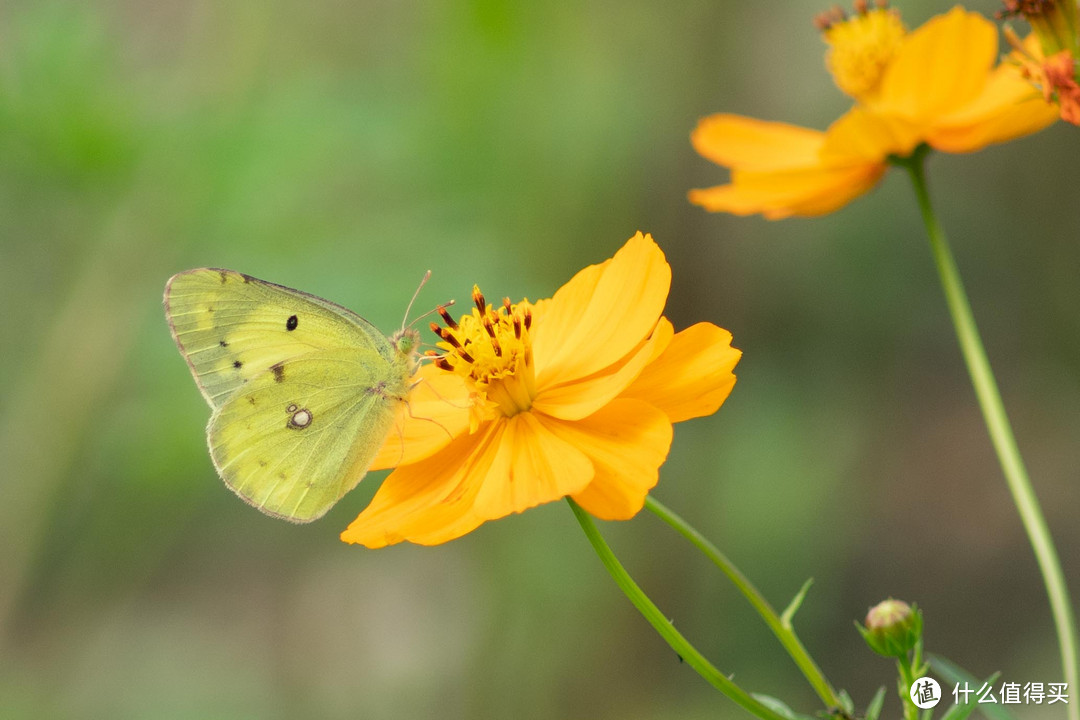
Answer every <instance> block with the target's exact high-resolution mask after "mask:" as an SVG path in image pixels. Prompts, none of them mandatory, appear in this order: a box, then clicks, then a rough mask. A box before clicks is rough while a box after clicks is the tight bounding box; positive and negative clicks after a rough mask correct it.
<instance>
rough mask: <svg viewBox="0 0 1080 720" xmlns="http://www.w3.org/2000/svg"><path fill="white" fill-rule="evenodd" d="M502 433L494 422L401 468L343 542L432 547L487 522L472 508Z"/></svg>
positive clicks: (372, 545)
mask: <svg viewBox="0 0 1080 720" xmlns="http://www.w3.org/2000/svg"><path fill="white" fill-rule="evenodd" d="M500 435H501V423H491V424H489V425H487V426H486V427H485V428H484V429H483V430H482V431H481V432H478V433H476V434H474V435H463V436H461V437H459V438H458V439H456V440H455V441H453V442H452V443H450V444H449V445H447V446H446V447H445V448H443V450H442V452H439V453H436V454H434V455H432V456H430V457H427V458H424V459H423V460H420V461H419V462H416V463H413V464H410V465H403V466H401V467H399V468H398V469H397V470H395V471H394V472H392V473H390V475H389V477H387V478H386V480H384V481H383V484H382V486H381V487H380V488H379V490H378V492H376V493H375V497H374V498H372V500H371V503H370V504H369V505H368V506H367V508H366V509H365V510H364V511H363V512H362V513H360V515H359V516H358V517H357V518H356V519H355V520H353V521H352V523H350V524H349V527H347V528H346V529H345V531H344V532H342V533H341V539H342V540H343V541H345V542H348V543H358V544H360V545H366V546H367V547H369V548H379V547H383V546H385V545H393V544H394V543H399V542H401V541H402V540H410V541H412V542H421V543H424V544H432V545H434V544H438V543H440V542H446V541H447V540H451V539H453V538H455V537H459V536H461V535H464V534H465V533H467V532H469V531H470V530H472V529H473V528H475V527H476V526H478V525H480V523H482V522H483V519H482V518H480V517H477V516H476V515H475V514H474V513H472V504H473V501H474V500H475V498H476V493H477V492H478V491H479V489H480V481H482V479H483V478H485V477H486V476H487V473H488V469H489V468H490V467H491V463H492V461H493V459H494V457H495V455H494V452H493V448H494V446H497V445H498V442H499V438H500ZM451 529H452V531H451Z"/></svg>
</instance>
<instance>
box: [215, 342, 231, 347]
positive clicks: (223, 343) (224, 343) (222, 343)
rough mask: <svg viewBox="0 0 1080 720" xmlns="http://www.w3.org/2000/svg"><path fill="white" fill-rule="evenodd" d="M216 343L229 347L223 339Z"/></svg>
mask: <svg viewBox="0 0 1080 720" xmlns="http://www.w3.org/2000/svg"><path fill="white" fill-rule="evenodd" d="M218 345H220V346H221V347H229V343H227V342H225V341H224V340H222V341H221V342H219V343H218Z"/></svg>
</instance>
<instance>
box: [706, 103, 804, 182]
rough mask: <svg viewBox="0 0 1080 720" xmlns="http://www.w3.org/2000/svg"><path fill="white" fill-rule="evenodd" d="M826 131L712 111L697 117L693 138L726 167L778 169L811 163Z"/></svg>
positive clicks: (713, 159)
mask: <svg viewBox="0 0 1080 720" xmlns="http://www.w3.org/2000/svg"><path fill="white" fill-rule="evenodd" d="M823 138H824V135H823V134H822V133H821V132H819V131H817V130H810V129H808V128H802V127H798V126H797V125H788V124H786V123H778V122H766V121H764V120H755V119H754V118H748V117H743V116H741V115H727V114H722V113H721V114H718V115H710V116H709V117H706V118H702V119H701V120H699V121H698V125H697V127H696V128H695V129H694V132H692V133H691V134H690V142H691V143H693V145H694V149H695V150H697V151H698V153H699V154H700V155H701V156H702V157H705V158H707V159H709V160H712V161H713V162H714V163H717V164H719V165H723V166H724V167H730V168H739V169H743V170H779V169H783V168H790V167H792V166H799V165H806V164H809V163H812V162H813V161H814V158H816V157H817V153H818V150H819V149H820V148H821V143H822V140H823Z"/></svg>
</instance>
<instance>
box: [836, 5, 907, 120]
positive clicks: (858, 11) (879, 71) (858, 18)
mask: <svg viewBox="0 0 1080 720" xmlns="http://www.w3.org/2000/svg"><path fill="white" fill-rule="evenodd" d="M817 24H818V27H819V28H820V29H821V32H822V36H823V38H824V39H825V42H826V43H828V44H829V50H828V52H827V53H826V55H825V65H826V66H827V67H828V68H829V72H831V73H832V76H833V80H834V81H835V82H836V85H837V87H839V88H840V89H841V90H843V91H844V92H845V93H847V94H848V95H850V96H852V97H853V98H855V99H856V100H860V99H863V98H865V97H867V96H868V95H871V94H873V93H874V91H875V90H877V87H878V85H879V83H880V82H881V78H882V76H883V75H884V74H885V69H886V68H887V67H888V66H889V63H890V62H891V61H892V59H893V58H894V57H895V56H896V53H897V51H898V50H899V49H900V44H901V42H903V39H904V34H905V33H906V32H907V31H906V30H905V29H904V24H903V23H902V22H900V15H899V14H898V13H897V12H896V11H895V10H891V9H889V8H888V7H886V6H885V4H884V3H879V4H878V6H877V7H874V8H868V7H867V4H866V2H865V0H863V1H861V2H856V3H855V14H854V15H852V16H851V17H847V16H845V15H844V14H843V12H842V11H841V10H839V9H836V10H833V11H832V12H829V13H825V14H824V15H820V16H818V19H817Z"/></svg>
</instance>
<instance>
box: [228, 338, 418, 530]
mask: <svg viewBox="0 0 1080 720" xmlns="http://www.w3.org/2000/svg"><path fill="white" fill-rule="evenodd" d="M387 371H388V367H387V364H386V361H385V360H384V359H383V358H382V357H381V355H379V353H377V352H375V351H373V350H367V351H357V350H355V349H349V350H331V351H322V352H313V353H308V354H305V355H302V356H300V357H298V358H295V359H293V360H287V361H284V362H283V363H281V364H280V365H277V366H275V369H274V370H272V371H270V372H267V373H264V374H262V375H259V376H257V377H255V378H253V379H252V380H250V381H249V382H248V383H246V384H245V385H244V386H243V387H242V388H241V389H240V390H238V391H236V392H235V393H233V394H232V395H230V396H229V398H228V399H227V400H226V401H225V403H224V404H223V405H222V406H221V407H220V408H219V409H218V410H217V411H216V412H215V413H214V416H213V417H212V418H211V419H210V426H209V428H208V429H207V438H208V441H209V444H210V454H211V457H212V458H213V460H214V465H215V466H216V467H217V469H218V473H219V474H220V475H221V477H222V479H223V480H225V482H226V483H227V484H228V485H229V487H231V488H232V489H233V490H234V491H235V492H236V494H237V495H239V496H240V497H242V498H243V499H244V500H245V501H247V502H248V503H250V504H252V505H254V506H256V507H258V508H259V509H260V510H262V511H263V512H265V513H268V514H270V515H275V516H278V517H282V518H285V519H287V520H292V521H294V522H310V521H311V520H315V519H316V518H319V517H321V516H322V515H323V514H324V513H325V512H326V511H327V510H329V509H330V507H331V506H333V505H334V503H336V502H337V501H338V500H339V499H340V498H341V497H342V496H343V495H344V494H345V493H347V492H348V491H349V490H351V489H352V488H353V487H355V486H356V483H358V482H359V481H360V479H361V478H362V477H363V476H364V473H365V472H366V470H367V468H368V466H369V465H370V464H371V461H372V459H373V458H374V457H375V453H376V452H377V451H378V450H379V447H380V446H381V445H382V442H383V440H384V439H385V438H386V435H387V434H388V433H389V431H390V429H391V426H392V425H393V421H394V411H395V409H396V408H397V406H398V404H399V403H400V402H401V401H402V398H403V397H404V394H405V393H406V391H407V381H408V378H407V377H406V375H405V374H403V373H402V372H400V370H399V371H398V373H397V376H396V377H394V378H393V379H392V380H389V381H388V380H386V378H387V377H388V375H387ZM391 372H392V369H391Z"/></svg>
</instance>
